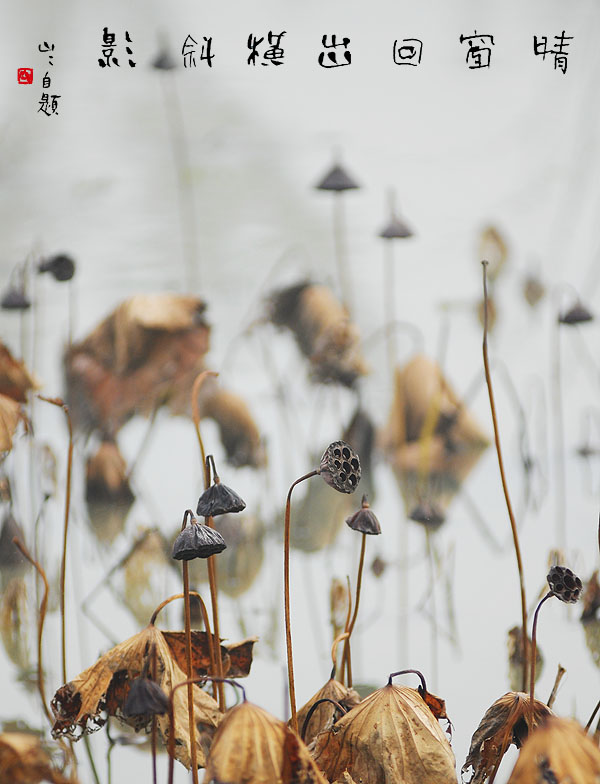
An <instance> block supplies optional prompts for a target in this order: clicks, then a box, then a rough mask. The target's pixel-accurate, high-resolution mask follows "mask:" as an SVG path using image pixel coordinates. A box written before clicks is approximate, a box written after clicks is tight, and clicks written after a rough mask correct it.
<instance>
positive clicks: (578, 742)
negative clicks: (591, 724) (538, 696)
mask: <svg viewBox="0 0 600 784" xmlns="http://www.w3.org/2000/svg"><path fill="white" fill-rule="evenodd" d="M597 781H600V751H599V750H598V747H597V746H596V745H595V744H594V743H593V742H592V740H591V739H590V738H588V737H587V736H586V734H585V733H584V731H583V729H582V728H581V727H580V726H579V724H577V722H575V721H571V720H570V719H560V718H558V717H555V716H553V717H550V718H548V719H547V720H546V721H545V722H544V723H543V724H542V725H541V726H540V727H538V728H537V729H536V730H535V732H533V733H532V734H531V737H530V738H528V739H527V741H526V742H525V744H524V745H523V748H522V749H521V752H520V754H519V758H518V759H517V762H516V764H515V767H514V769H513V772H512V773H511V776H510V779H509V780H508V784H530V782H531V783H533V782H535V784H537V783H538V782H540V784H555V783H556V784H559V783H560V782H565V783H566V782H577V784H596V782H597Z"/></svg>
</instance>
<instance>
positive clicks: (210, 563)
mask: <svg viewBox="0 0 600 784" xmlns="http://www.w3.org/2000/svg"><path fill="white" fill-rule="evenodd" d="M218 375H219V374H218V373H215V372H214V371H212V370H204V371H203V372H202V373H199V374H198V375H197V376H196V379H195V380H194V384H193V386H192V419H193V420H194V427H195V428H196V436H197V437H198V446H199V447H200V456H201V459H202V468H203V471H204V489H205V490H207V489H208V488H209V487H210V466H209V463H208V461H207V459H206V450H205V449H204V442H203V441H202V435H201V433H200V409H199V406H198V394H199V392H200V387H201V386H202V384H203V383H204V382H205V381H206V379H207V378H208V377H209V376H213V377H216V376H218ZM205 521H206V524H207V525H208V526H209V528H214V527H215V526H214V523H213V519H212V517H207V518H205ZM206 565H207V568H208V584H209V586H210V602H211V605H212V616H213V629H214V631H215V638H216V643H215V644H216V645H217V646H219V645H220V641H221V636H220V630H219V599H218V589H217V566H216V562H215V556H214V555H211V556H209V557H208V558H207V559H206ZM216 665H217V667H216V670H213V672H215V671H216V673H217V677H219V678H222V677H223V662H222V660H221V656H220V655H219V656H217V657H216ZM217 683H218V685H217V687H216V688H217V693H218V696H219V709H220V710H221V711H224V710H225V692H224V690H223V686H222V684H221V682H220V681H219V682H217ZM213 685H214V684H213Z"/></svg>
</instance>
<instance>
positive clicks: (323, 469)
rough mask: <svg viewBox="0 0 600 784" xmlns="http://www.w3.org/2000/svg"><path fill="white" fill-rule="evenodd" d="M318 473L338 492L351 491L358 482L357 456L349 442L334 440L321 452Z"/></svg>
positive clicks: (358, 461) (358, 464)
mask: <svg viewBox="0 0 600 784" xmlns="http://www.w3.org/2000/svg"><path fill="white" fill-rule="evenodd" d="M319 473H320V474H321V476H322V477H323V479H324V480H325V481H326V482H327V484H328V485H330V486H331V487H333V488H334V489H335V490H338V491H339V492H340V493H353V492H354V491H355V490H356V488H357V487H358V483H359V482H360V460H359V457H358V455H357V454H356V452H355V451H354V449H352V447H351V446H350V444H347V443H346V442H345V441H334V442H333V444H329V446H328V447H327V449H326V450H325V452H323V457H322V458H321V465H320V468H319Z"/></svg>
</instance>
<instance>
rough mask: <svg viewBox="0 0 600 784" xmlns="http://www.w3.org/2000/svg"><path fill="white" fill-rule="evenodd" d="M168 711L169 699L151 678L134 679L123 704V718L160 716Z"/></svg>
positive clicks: (142, 676)
mask: <svg viewBox="0 0 600 784" xmlns="http://www.w3.org/2000/svg"><path fill="white" fill-rule="evenodd" d="M168 710H169V698H168V697H167V695H166V694H165V693H164V691H163V690H162V689H161V688H160V686H159V685H158V683H155V682H154V681H153V680H152V679H151V678H148V677H146V676H145V675H140V677H139V678H134V679H133V680H132V681H131V684H130V687H129V694H128V695H127V699H126V700H125V703H124V704H123V716H126V717H130V716H162V715H163V713H167V711H168Z"/></svg>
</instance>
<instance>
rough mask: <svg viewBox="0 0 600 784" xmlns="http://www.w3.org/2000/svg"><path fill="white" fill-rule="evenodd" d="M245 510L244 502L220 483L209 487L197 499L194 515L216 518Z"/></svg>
mask: <svg viewBox="0 0 600 784" xmlns="http://www.w3.org/2000/svg"><path fill="white" fill-rule="evenodd" d="M245 508H246V502H245V501H244V500H242V499H241V498H240V496H239V495H238V494H237V493H236V492H235V491H234V490H232V489H231V488H230V487H227V485H222V484H221V483H220V482H218V483H217V484H214V485H211V486H210V487H209V488H208V489H207V490H205V491H204V492H203V493H202V495H201V496H200V498H199V499H198V506H197V507H196V514H197V515H200V516H201V517H216V515H222V514H229V513H230V512H241V511H242V509H245Z"/></svg>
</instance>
